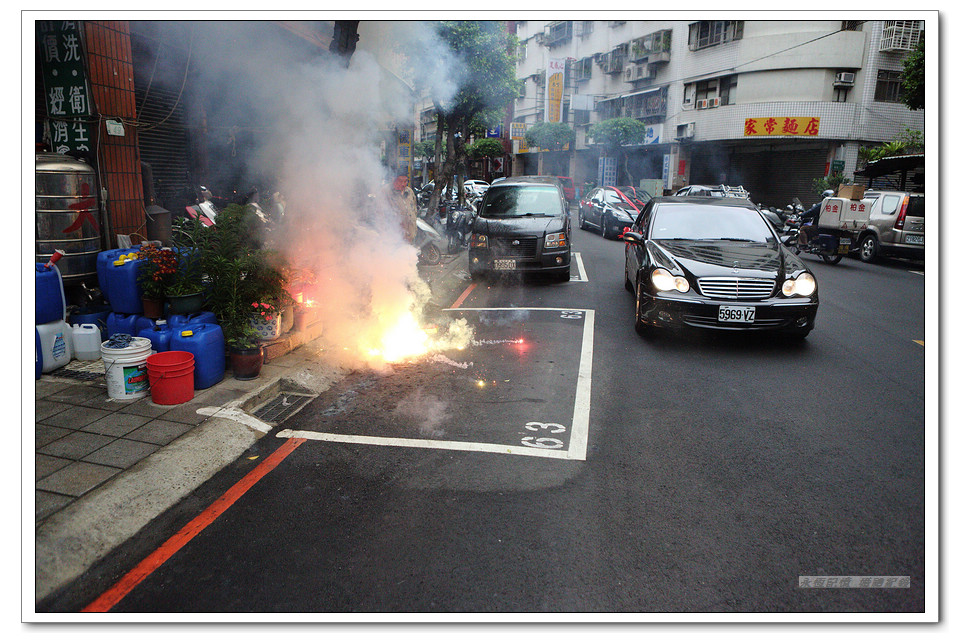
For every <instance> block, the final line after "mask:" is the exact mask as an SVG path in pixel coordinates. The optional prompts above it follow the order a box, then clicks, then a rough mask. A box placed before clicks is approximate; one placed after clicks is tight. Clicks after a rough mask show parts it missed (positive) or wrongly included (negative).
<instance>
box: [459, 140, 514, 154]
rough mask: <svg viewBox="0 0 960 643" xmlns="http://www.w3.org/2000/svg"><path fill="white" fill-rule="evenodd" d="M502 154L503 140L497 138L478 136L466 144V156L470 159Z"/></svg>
mask: <svg viewBox="0 0 960 643" xmlns="http://www.w3.org/2000/svg"><path fill="white" fill-rule="evenodd" d="M504 154H505V152H504V149H503V142H502V141H501V140H500V139H499V138H480V139H477V140H476V141H475V142H473V143H471V144H470V145H467V156H469V157H470V158H472V159H495V158H500V157H501V156H504Z"/></svg>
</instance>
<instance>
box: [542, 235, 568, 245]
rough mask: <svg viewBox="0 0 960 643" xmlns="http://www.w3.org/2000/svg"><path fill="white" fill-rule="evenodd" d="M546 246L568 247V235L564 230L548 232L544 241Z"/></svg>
mask: <svg viewBox="0 0 960 643" xmlns="http://www.w3.org/2000/svg"><path fill="white" fill-rule="evenodd" d="M543 247H544V248H566V247H567V235H566V233H564V232H557V233H554V234H548V235H547V236H546V239H544V242H543Z"/></svg>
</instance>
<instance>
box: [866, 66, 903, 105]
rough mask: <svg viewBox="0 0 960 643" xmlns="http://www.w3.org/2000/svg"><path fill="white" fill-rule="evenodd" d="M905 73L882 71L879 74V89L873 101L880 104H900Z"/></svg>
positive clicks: (874, 94)
mask: <svg viewBox="0 0 960 643" xmlns="http://www.w3.org/2000/svg"><path fill="white" fill-rule="evenodd" d="M902 79H903V72H900V71H891V70H888V69H881V70H880V71H878V72H877V88H876V90H875V91H874V93H873V100H875V101H877V102H880V103H899V102H900V82H901V80H902Z"/></svg>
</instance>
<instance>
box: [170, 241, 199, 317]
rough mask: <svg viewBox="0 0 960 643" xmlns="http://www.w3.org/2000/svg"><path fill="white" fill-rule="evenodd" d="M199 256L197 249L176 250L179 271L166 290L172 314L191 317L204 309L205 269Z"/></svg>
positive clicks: (178, 248) (180, 248) (178, 247)
mask: <svg viewBox="0 0 960 643" xmlns="http://www.w3.org/2000/svg"><path fill="white" fill-rule="evenodd" d="M197 254H198V251H197V250H196V249H192V248H183V247H181V246H177V248H176V252H175V255H176V261H177V270H176V272H175V273H174V274H173V275H172V276H171V277H170V279H169V282H168V284H167V287H166V289H165V292H166V296H167V301H168V302H169V303H170V313H171V314H174V315H189V314H190V313H196V312H199V311H200V310H201V309H202V308H203V300H204V295H203V279H202V274H203V269H202V266H201V262H200V260H199V257H198V256H197Z"/></svg>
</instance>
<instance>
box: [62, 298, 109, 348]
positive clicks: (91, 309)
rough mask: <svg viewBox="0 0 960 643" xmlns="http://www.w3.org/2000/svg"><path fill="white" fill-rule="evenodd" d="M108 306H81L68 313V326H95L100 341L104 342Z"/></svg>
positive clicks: (105, 339) (105, 338)
mask: <svg viewBox="0 0 960 643" xmlns="http://www.w3.org/2000/svg"><path fill="white" fill-rule="evenodd" d="M110 312H111V311H110V306H106V305H99V306H82V307H80V308H77V309H76V310H74V311H73V312H71V313H70V319H69V321H70V324H71V325H73V324H81V325H82V324H95V325H96V327H97V328H99V329H100V341H102V342H105V341H107V338H108V337H110V335H108V334H107V317H108V316H109V315H110Z"/></svg>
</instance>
